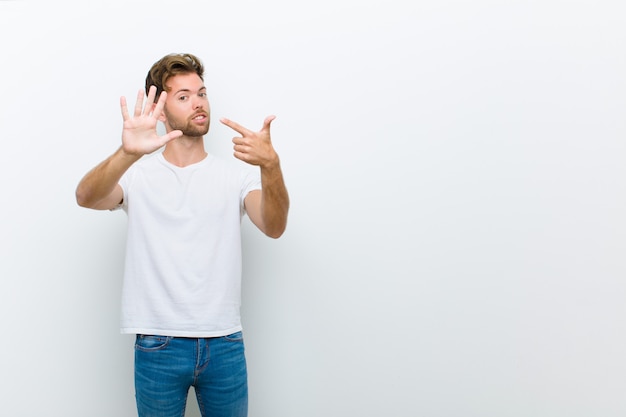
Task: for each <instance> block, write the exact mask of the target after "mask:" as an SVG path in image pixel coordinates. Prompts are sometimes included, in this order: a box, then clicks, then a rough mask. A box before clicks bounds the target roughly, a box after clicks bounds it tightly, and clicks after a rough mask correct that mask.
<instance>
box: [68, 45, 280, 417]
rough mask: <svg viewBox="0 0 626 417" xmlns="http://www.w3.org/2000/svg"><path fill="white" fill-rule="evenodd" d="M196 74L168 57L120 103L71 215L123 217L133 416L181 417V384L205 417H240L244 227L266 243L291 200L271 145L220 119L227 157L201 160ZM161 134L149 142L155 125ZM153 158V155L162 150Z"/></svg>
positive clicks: (197, 67) (202, 92) (204, 111)
mask: <svg viewBox="0 0 626 417" xmlns="http://www.w3.org/2000/svg"><path fill="white" fill-rule="evenodd" d="M203 72H204V68H203V65H202V63H201V62H200V60H199V59H198V58H197V57H195V56H193V55H191V54H170V55H166V56H165V57H163V58H162V59H160V60H159V61H157V62H156V63H155V64H154V65H153V66H152V68H151V69H150V71H149V73H148V76H147V77H146V91H145V93H147V102H146V104H145V106H144V98H145V94H144V92H143V91H140V92H139V94H138V96H137V102H136V105H135V107H134V110H133V114H132V115H131V114H130V113H129V110H128V107H127V104H126V99H125V98H124V97H122V98H121V100H120V104H121V109H122V116H123V119H124V127H123V131H122V145H121V146H120V148H119V149H118V150H117V151H116V152H115V153H113V154H112V155H111V156H110V157H109V158H107V159H106V160H104V161H103V162H101V163H100V164H99V165H97V166H96V167H95V168H93V169H92V170H91V171H89V172H88V173H87V174H86V175H85V176H84V177H83V179H82V180H81V181H80V183H79V184H78V187H77V189H76V199H77V202H78V204H79V205H80V206H82V207H88V208H92V209H98V210H114V209H117V208H123V209H124V210H125V211H126V213H127V214H128V236H127V248H126V264H125V272H124V285H123V289H122V314H121V331H122V332H123V333H131V334H136V335H137V336H136V343H135V391H136V400H137V409H138V412H139V416H140V417H144V416H150V417H153V416H163V417H166V416H168V417H169V416H177V417H180V416H182V415H184V410H185V403H186V399H187V395H188V390H189V387H190V386H193V387H194V389H195V391H196V396H197V400H198V405H199V408H200V411H201V413H202V415H203V416H212V417H222V416H224V417H225V416H246V415H247V408H248V388H247V371H246V363H245V357H244V345H243V338H242V333H241V330H242V326H241V321H240V315H239V307H240V301H241V231H240V227H241V219H242V216H243V215H244V214H245V213H247V214H248V217H249V218H250V220H251V221H252V222H253V223H254V224H255V225H256V226H257V227H258V228H259V229H260V230H261V231H262V232H263V233H265V234H266V235H267V236H270V237H272V238H278V237H280V236H281V235H282V234H283V232H284V230H285V227H286V223H287V212H288V209H289V197H288V193H287V190H286V187H285V184H284V180H283V175H282V171H281V168H280V162H279V158H278V155H277V153H276V152H275V150H274V148H273V146H272V142H271V137H270V124H271V122H272V120H273V119H274V116H269V117H267V118H266V119H265V121H264V123H263V127H262V128H261V130H260V131H258V132H253V131H250V130H248V129H246V128H244V127H243V126H240V125H239V124H237V123H235V122H233V121H230V120H228V119H221V120H220V121H221V122H222V123H223V124H225V125H226V126H229V127H230V128H232V129H233V130H234V131H236V132H237V133H238V134H239V136H236V137H235V138H233V144H234V156H235V157H236V158H238V159H240V160H242V161H244V162H246V163H248V164H250V165H254V166H258V167H259V169H254V168H252V167H249V169H248V166H247V165H240V164H237V163H236V161H235V160H232V161H227V160H221V159H218V158H216V157H214V156H212V155H209V154H208V153H207V152H206V151H205V148H204V135H205V134H206V133H207V132H208V130H209V125H210V114H211V113H210V107H209V102H208V99H207V92H206V87H205V85H204V80H203ZM159 121H160V122H162V123H163V124H164V125H165V129H166V134H164V135H162V136H159V135H158V134H157V130H156V126H157V122H159ZM163 146H164V149H163V151H162V152H155V151H156V150H158V149H160V148H162V147H163Z"/></svg>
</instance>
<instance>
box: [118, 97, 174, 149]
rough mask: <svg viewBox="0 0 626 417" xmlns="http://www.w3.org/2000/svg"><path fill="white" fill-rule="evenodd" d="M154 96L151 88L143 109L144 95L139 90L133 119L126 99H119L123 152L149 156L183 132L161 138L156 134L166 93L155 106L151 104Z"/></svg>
mask: <svg viewBox="0 0 626 417" xmlns="http://www.w3.org/2000/svg"><path fill="white" fill-rule="evenodd" d="M155 95H156V87H155V86H152V87H150V90H149V92H148V99H147V102H146V105H145V107H144V105H143V102H144V96H145V94H144V92H143V90H139V93H138V94H137V102H136V103H135V112H134V114H133V117H131V116H130V115H129V113H128V106H127V105H126V98H125V97H121V98H120V106H121V108H122V117H123V119H124V129H123V130H122V148H123V150H124V152H126V153H128V154H131V155H139V156H141V155H145V154H149V153H152V152H154V151H156V150H157V149H159V148H160V147H161V146H163V145H165V144H166V143H167V142H169V141H170V140H172V139H176V138H177V137H180V136H182V134H183V132H181V131H180V130H174V131H171V132H169V133H167V134H165V135H163V136H159V135H158V134H157V130H156V126H157V122H158V121H159V117H160V116H161V113H162V111H163V107H164V106H165V99H166V97H167V93H166V92H165V91H163V92H162V93H161V96H160V97H159V101H158V102H157V103H156V105H154V104H153V103H154V97H155Z"/></svg>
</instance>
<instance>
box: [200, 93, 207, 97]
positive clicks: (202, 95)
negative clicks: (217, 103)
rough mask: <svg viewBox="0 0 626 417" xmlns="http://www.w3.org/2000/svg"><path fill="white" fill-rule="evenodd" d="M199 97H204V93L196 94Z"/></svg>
mask: <svg viewBox="0 0 626 417" xmlns="http://www.w3.org/2000/svg"><path fill="white" fill-rule="evenodd" d="M198 95H199V96H200V97H206V93H198Z"/></svg>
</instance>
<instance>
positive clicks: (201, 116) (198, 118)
mask: <svg viewBox="0 0 626 417" xmlns="http://www.w3.org/2000/svg"><path fill="white" fill-rule="evenodd" d="M208 117H209V116H208V115H207V114H206V113H197V114H195V115H194V116H193V117H192V118H191V120H193V121H194V122H199V123H202V122H204V121H206V120H207V119H208Z"/></svg>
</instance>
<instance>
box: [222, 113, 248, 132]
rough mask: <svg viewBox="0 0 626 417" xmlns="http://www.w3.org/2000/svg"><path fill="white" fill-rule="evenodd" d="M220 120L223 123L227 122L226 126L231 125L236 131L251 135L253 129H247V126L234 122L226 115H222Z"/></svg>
mask: <svg viewBox="0 0 626 417" xmlns="http://www.w3.org/2000/svg"><path fill="white" fill-rule="evenodd" d="M220 122H222V123H223V124H225V125H226V126H228V127H230V128H231V129H233V130H234V131H235V132H237V133H239V134H241V135H243V136H245V135H250V134H251V133H252V131H251V130H248V129H246V128H245V127H243V126H241V125H240V124H239V123H236V122H233V121H232V120H229V119H226V118H225V117H222V118H221V119H220Z"/></svg>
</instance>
